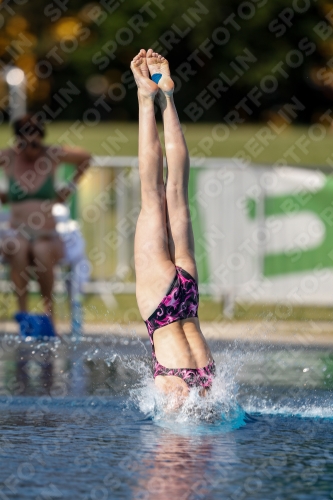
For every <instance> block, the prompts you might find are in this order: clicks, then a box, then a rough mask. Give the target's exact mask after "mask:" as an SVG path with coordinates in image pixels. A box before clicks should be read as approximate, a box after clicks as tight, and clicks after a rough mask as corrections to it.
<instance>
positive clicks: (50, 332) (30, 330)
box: [14, 312, 56, 339]
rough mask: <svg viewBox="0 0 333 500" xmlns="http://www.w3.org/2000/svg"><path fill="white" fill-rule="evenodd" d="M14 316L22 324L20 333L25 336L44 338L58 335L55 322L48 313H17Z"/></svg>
mask: <svg viewBox="0 0 333 500" xmlns="http://www.w3.org/2000/svg"><path fill="white" fill-rule="evenodd" d="M14 318H15V319H16V321H17V322H18V323H19V325H20V334H21V335H22V336H23V337H33V338H39V339H42V338H44V337H56V333H55V331H54V327H53V324H52V322H51V320H50V318H49V316H47V315H46V314H30V313H27V312H19V313H16V314H15V316H14Z"/></svg>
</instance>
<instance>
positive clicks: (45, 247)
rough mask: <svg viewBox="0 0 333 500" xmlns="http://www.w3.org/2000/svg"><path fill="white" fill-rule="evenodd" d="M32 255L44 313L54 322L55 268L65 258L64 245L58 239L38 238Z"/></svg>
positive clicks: (33, 244)
mask: <svg viewBox="0 0 333 500" xmlns="http://www.w3.org/2000/svg"><path fill="white" fill-rule="evenodd" d="M32 255H33V266H32V269H33V271H34V272H35V274H36V277H37V280H38V283H39V286H40V291H41V295H42V297H43V304H44V312H45V314H47V315H48V316H50V317H51V318H52V320H53V319H54V317H53V297H52V293H53V284H54V266H55V265H56V263H57V262H58V261H59V260H60V259H61V258H62V256H63V244H62V242H61V241H60V239H58V238H57V239H46V238H45V239H44V238H38V239H37V240H36V241H34V242H33V243H32Z"/></svg>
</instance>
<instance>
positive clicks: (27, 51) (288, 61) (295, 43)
mask: <svg viewBox="0 0 333 500" xmlns="http://www.w3.org/2000/svg"><path fill="white" fill-rule="evenodd" d="M19 4H20V5H17V4H16V2H15V1H9V2H6V5H5V4H3V5H2V4H1V2H0V7H1V6H2V7H3V8H2V9H1V10H0V27H1V28H2V29H1V34H0V62H1V63H2V65H5V64H16V65H17V66H19V67H21V68H22V69H23V70H24V71H25V73H26V75H27V79H28V98H29V106H30V108H31V109H37V108H40V107H41V106H43V105H47V106H49V107H50V108H47V109H50V110H52V113H50V116H53V117H54V118H57V119H74V118H75V119H76V118H82V117H83V118H84V117H85V116H86V120H90V121H92V116H93V114H92V112H91V111H89V110H90V109H91V108H95V109H96V110H98V111H97V112H96V120H97V116H98V115H99V116H100V117H101V118H102V119H132V118H135V117H136V114H137V106H136V102H135V100H136V91H135V88H134V86H133V84H132V79H131V75H130V72H129V64H130V61H131V59H132V57H133V56H134V55H135V54H136V53H137V52H138V50H139V49H140V48H142V47H144V48H148V47H150V46H152V47H153V48H155V49H156V50H158V51H161V52H162V53H163V54H164V55H165V56H167V57H168V58H169V60H170V64H171V68H172V73H173V75H174V76H175V78H176V83H177V103H178V106H179V109H180V115H181V119H182V120H189V121H191V120H193V121H197V120H211V121H222V120H224V119H225V117H226V115H227V113H229V112H230V111H232V110H237V112H238V113H239V115H240V117H241V119H244V120H254V119H260V118H267V117H274V115H275V114H276V113H277V111H278V110H279V108H280V107H281V106H283V105H284V104H286V103H289V102H290V101H291V99H292V98H293V96H296V98H297V99H298V100H299V101H300V102H301V103H302V104H303V105H304V110H303V112H302V113H300V114H299V115H298V119H299V120H303V121H310V120H311V119H313V117H315V116H316V115H317V114H318V113H319V112H320V111H321V110H324V109H326V107H328V106H329V104H330V101H331V99H332V85H331V76H332V67H333V66H332V64H330V60H331V58H332V56H333V44H332V40H333V39H332V36H331V34H330V31H332V22H330V21H329V19H333V15H330V12H331V10H332V7H331V5H330V4H327V3H325V2H324V1H321V0H318V1H317V2H313V1H311V0H308V1H306V0H304V1H303V2H302V3H300V2H297V1H296V0H293V1H292V2H291V1H290V0H278V1H276V2H268V1H267V0H252V1H240V0H225V1H224V2H222V3H221V2H216V1H213V0H205V1H204V2H203V1H202V0H183V1H182V2H177V1H176V0H169V1H168V2H166V1H165V0H149V1H145V2H143V1H142V0H131V2H124V1H120V0H100V2H91V1H86V0H71V1H70V2H69V1H68V0H53V1H51V2H50V3H47V4H45V2H44V1H42V0H34V2H33V5H32V4H31V3H30V2H28V1H25V2H24V0H20V2H19ZM319 23H322V24H319ZM332 81H333V79H332ZM69 82H71V83H69ZM62 89H67V93H66V92H65V93H64V91H63V90H62ZM69 89H71V92H72V93H71V94H70V92H69ZM74 89H77V92H76V93H75V90H74ZM3 93H4V90H3V86H1V85H0V94H2V95H3ZM260 93H261V95H260ZM1 103H2V107H5V106H6V101H5V100H2V101H0V104H1ZM110 108H112V110H110ZM87 110H88V111H87ZM85 112H86V114H85V115H84V113H85ZM89 112H90V115H89Z"/></svg>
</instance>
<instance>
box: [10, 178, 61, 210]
mask: <svg viewBox="0 0 333 500" xmlns="http://www.w3.org/2000/svg"><path fill="white" fill-rule="evenodd" d="M55 197H56V190H55V186H54V178H53V174H52V173H51V174H49V175H48V176H47V177H46V179H45V181H44V182H43V184H42V185H41V186H40V187H39V188H38V189H37V190H36V191H32V192H28V191H27V190H26V189H25V188H23V187H22V186H21V185H20V183H19V181H18V180H17V179H15V178H14V176H13V172H11V175H10V176H9V187H8V201H9V202H10V203H20V202H21V201H27V200H53V199H54V198H55Z"/></svg>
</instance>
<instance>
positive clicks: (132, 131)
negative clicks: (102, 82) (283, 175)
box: [0, 122, 332, 166]
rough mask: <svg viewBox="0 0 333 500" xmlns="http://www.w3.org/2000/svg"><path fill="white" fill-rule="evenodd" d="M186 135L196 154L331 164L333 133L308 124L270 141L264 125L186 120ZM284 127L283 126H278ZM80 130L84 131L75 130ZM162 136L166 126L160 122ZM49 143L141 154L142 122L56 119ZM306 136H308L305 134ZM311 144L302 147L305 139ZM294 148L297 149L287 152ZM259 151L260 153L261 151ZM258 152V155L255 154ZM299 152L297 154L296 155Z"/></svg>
mask: <svg viewBox="0 0 333 500" xmlns="http://www.w3.org/2000/svg"><path fill="white" fill-rule="evenodd" d="M183 127H184V131H185V136H186V140H187V144H188V148H189V151H190V154H191V155H192V156H207V157H210V156H213V157H214V156H221V157H225V158H226V157H233V156H239V154H240V152H241V151H243V152H244V153H245V154H246V155H250V156H251V150H252V149H253V152H254V154H253V155H252V161H254V162H256V163H269V164H270V163H274V162H276V161H278V160H279V159H281V158H283V157H285V158H286V160H287V162H288V164H290V165H298V164H299V165H312V166H313V165H316V166H325V165H326V166H327V165H328V163H327V158H329V157H330V156H331V154H332V132H331V131H330V130H329V129H327V131H326V132H327V133H326V134H325V136H324V137H323V138H322V139H321V140H318V139H317V138H316V137H315V134H314V133H313V132H312V131H311V130H310V132H309V127H307V126H293V125H290V126H288V127H286V128H285V129H284V130H283V131H282V132H281V133H275V132H272V136H271V138H270V139H269V140H268V144H267V145H265V142H263V140H261V139H260V134H261V131H262V129H263V127H265V125H264V124H246V125H242V126H240V127H239V128H238V129H237V130H232V129H230V131H229V134H228V135H226V134H225V132H223V131H222V129H221V128H216V127H217V124H212V123H201V124H193V123H184V124H183ZM277 127H279V129H281V130H282V125H281V124H280V125H277ZM75 130H79V131H80V132H75ZM159 130H160V132H161V136H162V127H161V124H159ZM47 132H48V133H47V142H49V143H57V142H60V143H68V144H70V143H73V144H76V145H78V146H82V147H84V148H86V149H88V150H89V151H91V153H92V154H95V155H121V156H127V155H134V156H136V155H137V151H138V125H137V123H133V122H102V123H101V124H99V125H97V126H94V127H92V126H85V127H84V128H83V130H81V129H80V128H79V127H78V126H76V127H74V126H73V124H72V122H56V123H54V124H52V125H49V126H48V129H47ZM10 136H11V131H10V128H9V127H8V126H7V125H1V126H0V148H3V147H5V146H6V145H7V144H8V141H9V139H10ZM115 136H116V137H117V136H118V137H119V136H121V137H123V141H124V142H123V143H119V144H118V147H113V148H112V146H111V145H110V137H115ZM303 136H304V137H303ZM305 140H308V141H309V144H307V145H306V147H305V146H302V145H301V144H302V142H304V141H305ZM292 147H294V150H293V152H291V151H290V152H289V154H288V153H286V152H287V151H288V150H289V149H290V148H292ZM257 153H258V154H257ZM254 155H255V156H254ZM294 155H295V156H294Z"/></svg>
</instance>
